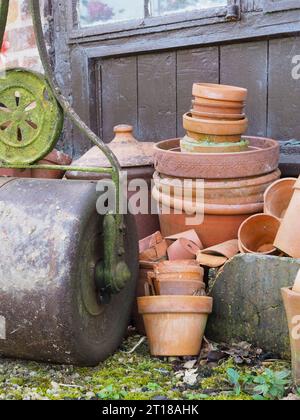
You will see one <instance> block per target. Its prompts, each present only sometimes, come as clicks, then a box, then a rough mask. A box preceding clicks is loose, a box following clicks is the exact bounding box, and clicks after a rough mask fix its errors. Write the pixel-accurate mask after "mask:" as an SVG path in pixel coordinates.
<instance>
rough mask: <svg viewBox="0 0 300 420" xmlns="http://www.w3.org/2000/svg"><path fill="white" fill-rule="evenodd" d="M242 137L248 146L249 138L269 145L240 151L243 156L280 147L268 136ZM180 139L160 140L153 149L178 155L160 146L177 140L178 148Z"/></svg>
mask: <svg viewBox="0 0 300 420" xmlns="http://www.w3.org/2000/svg"><path fill="white" fill-rule="evenodd" d="M242 139H244V140H249V141H250V146H251V140H255V141H257V140H259V141H265V142H268V143H269V147H265V148H263V147H262V148H258V147H255V150H248V151H245V152H240V153H241V154H243V156H246V155H252V154H255V153H257V152H259V151H262V150H264V151H269V150H272V149H280V145H279V143H278V141H276V140H273V139H269V138H266V137H254V136H242ZM180 140H181V139H180V138H174V139H169V140H163V141H160V142H158V143H156V144H155V145H154V149H155V150H157V151H158V152H166V153H170V154H172V155H173V156H178V155H179V153H178V151H175V150H174V149H171V150H170V149H164V148H162V147H161V146H162V145H163V144H166V143H167V142H172V141H174V142H175V141H177V142H178V143H179V144H178V147H177V149H179V147H180ZM201 154H202V155H208V156H212V154H211V153H201ZM180 155H188V156H194V157H195V153H189V152H181V153H180ZM196 155H197V154H196ZM214 155H218V156H219V157H222V158H223V157H224V158H226V156H229V155H226V156H224V153H214ZM271 172H272V170H271Z"/></svg>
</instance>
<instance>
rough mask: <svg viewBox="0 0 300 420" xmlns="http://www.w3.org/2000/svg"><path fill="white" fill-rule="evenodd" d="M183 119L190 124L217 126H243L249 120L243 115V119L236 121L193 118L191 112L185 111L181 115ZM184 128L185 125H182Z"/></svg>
mask: <svg viewBox="0 0 300 420" xmlns="http://www.w3.org/2000/svg"><path fill="white" fill-rule="evenodd" d="M183 121H184V124H185V122H186V121H188V122H189V123H191V124H195V125H197V124H207V125H210V126H216V125H217V126H219V127H223V126H229V127H233V126H238V127H241V126H245V125H247V124H248V123H249V120H248V118H247V117H245V118H244V119H241V120H237V121H232V120H225V121H223V120H218V119H211V118H194V117H193V116H192V114H191V113H190V112H187V113H185V114H184V115H183ZM184 128H186V127H184ZM204 134H209V133H204Z"/></svg>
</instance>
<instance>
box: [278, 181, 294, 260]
mask: <svg viewBox="0 0 300 420" xmlns="http://www.w3.org/2000/svg"><path fill="white" fill-rule="evenodd" d="M299 215H300V177H299V178H298V180H297V181H296V183H295V185H294V194H293V197H292V199H291V202H290V204H289V206H288V209H287V211H286V214H285V216H284V218H283V220H282V223H281V226H280V229H279V231H278V234H277V236H276V239H275V242H274V244H275V246H276V247H277V248H278V249H280V251H282V252H284V253H285V254H287V255H289V256H290V257H293V258H300V218H299Z"/></svg>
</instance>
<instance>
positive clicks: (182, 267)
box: [155, 260, 204, 281]
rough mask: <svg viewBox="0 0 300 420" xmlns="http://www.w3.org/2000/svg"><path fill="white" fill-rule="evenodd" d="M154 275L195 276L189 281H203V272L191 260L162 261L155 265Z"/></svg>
mask: <svg viewBox="0 0 300 420" xmlns="http://www.w3.org/2000/svg"><path fill="white" fill-rule="evenodd" d="M155 268H156V270H155V271H156V274H170V273H171V274H176V275H182V274H184V275H189V276H190V275H194V274H195V275H196V277H195V276H193V277H189V279H191V278H192V279H196V280H201V281H203V276H204V270H203V268H201V267H199V264H197V262H196V261H191V260H176V261H162V262H161V263H159V264H157V265H156V267H155Z"/></svg>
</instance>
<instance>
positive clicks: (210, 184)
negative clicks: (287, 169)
mask: <svg viewBox="0 0 300 420" xmlns="http://www.w3.org/2000/svg"><path fill="white" fill-rule="evenodd" d="M275 175H278V176H280V175H281V172H280V169H276V170H275V171H272V172H270V173H268V174H263V175H261V176H253V177H246V178H229V179H225V181H223V180H220V181H217V180H215V179H205V180H204V188H205V189H207V190H214V189H216V190H219V189H220V188H222V189H223V190H224V189H230V190H232V189H241V188H253V187H255V186H259V185H265V184H266V183H268V182H269V180H270V181H271V178H273V177H274V176H275ZM153 179H154V182H155V185H166V186H167V187H171V188H172V184H171V182H172V179H174V180H176V179H179V180H182V181H185V184H184V186H185V187H186V188H189V189H193V190H194V187H193V185H192V184H193V183H195V182H196V180H197V178H195V180H193V181H191V180H189V179H185V178H180V177H178V178H176V177H173V178H171V177H168V176H166V177H165V178H161V177H160V173H159V172H158V171H155V172H154V174H153ZM251 181H252V182H251ZM277 181H279V180H277ZM277 181H274V183H273V184H272V185H274V184H275V182H277ZM241 182H245V184H243V185H242V186H241ZM250 182H251V183H250ZM268 188H269V187H268Z"/></svg>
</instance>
